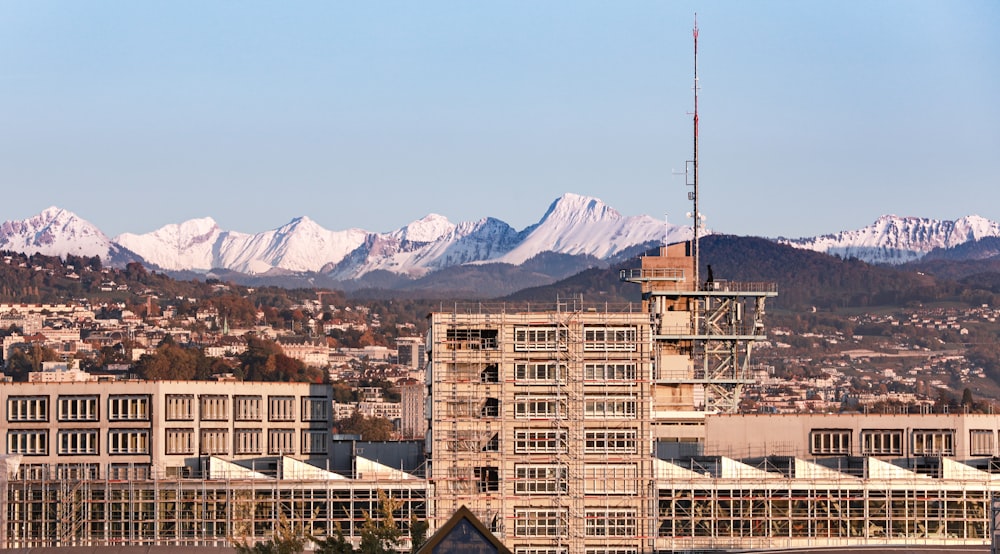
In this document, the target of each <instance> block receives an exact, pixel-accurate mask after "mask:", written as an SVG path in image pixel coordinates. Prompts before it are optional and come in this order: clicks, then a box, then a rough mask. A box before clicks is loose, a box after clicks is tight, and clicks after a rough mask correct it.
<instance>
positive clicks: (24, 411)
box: [7, 396, 49, 421]
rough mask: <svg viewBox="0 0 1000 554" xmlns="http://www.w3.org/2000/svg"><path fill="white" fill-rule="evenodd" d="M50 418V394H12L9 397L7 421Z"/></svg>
mask: <svg viewBox="0 0 1000 554" xmlns="http://www.w3.org/2000/svg"><path fill="white" fill-rule="evenodd" d="M48 420H49V397H48V396H11V397H9V398H7V421H48Z"/></svg>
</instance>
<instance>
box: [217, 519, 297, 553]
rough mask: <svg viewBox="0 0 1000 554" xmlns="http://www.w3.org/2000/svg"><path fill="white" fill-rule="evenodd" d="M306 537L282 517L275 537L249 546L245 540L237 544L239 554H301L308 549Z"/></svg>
mask: <svg viewBox="0 0 1000 554" xmlns="http://www.w3.org/2000/svg"><path fill="white" fill-rule="evenodd" d="M306 541H307V539H306V537H305V535H304V534H303V533H302V531H301V530H296V529H295V528H294V527H293V525H292V524H290V523H289V522H288V520H287V519H286V518H285V517H284V516H281V517H280V518H279V520H278V525H277V527H276V528H275V529H274V534H273V536H272V537H271V538H270V539H268V540H267V541H265V542H259V543H257V544H255V545H253V546H251V545H249V544H248V543H247V541H246V539H245V538H244V539H243V540H241V541H238V542H235V544H234V545H233V546H235V548H236V553H237V554H300V553H301V552H302V551H303V550H305V547H306Z"/></svg>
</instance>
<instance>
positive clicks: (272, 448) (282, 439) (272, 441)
mask: <svg viewBox="0 0 1000 554" xmlns="http://www.w3.org/2000/svg"><path fill="white" fill-rule="evenodd" d="M267 453H268V454H295V431H293V430H292V429H271V430H269V431H268V432H267Z"/></svg>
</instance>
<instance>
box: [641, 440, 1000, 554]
mask: <svg viewBox="0 0 1000 554" xmlns="http://www.w3.org/2000/svg"><path fill="white" fill-rule="evenodd" d="M947 464H952V466H951V468H950V469H948V470H946V471H944V472H942V473H941V474H940V476H939V477H938V478H934V479H929V478H927V476H926V475H920V474H917V473H914V472H910V471H907V470H905V469H904V468H900V467H896V466H893V465H892V464H889V463H888V462H884V461H880V460H878V459H875V458H867V459H864V460H863V463H862V467H863V471H862V472H860V473H856V472H852V471H848V472H839V471H836V470H833V469H830V468H828V467H823V466H819V465H817V464H816V463H814V462H810V461H806V460H802V459H796V458H773V457H772V458H763V459H755V460H744V461H742V462H741V461H737V460H733V459H729V458H724V457H710V458H701V459H697V458H692V459H686V460H683V461H671V462H661V467H660V471H659V472H660V474H661V475H660V478H659V479H658V482H657V485H658V490H659V494H658V497H659V501H658V502H659V516H658V517H659V521H660V527H659V529H658V535H659V537H658V539H657V549H658V550H663V551H666V550H670V551H703V550H729V549H736V550H768V549H776V548H808V547H821V546H824V547H826V546H832V547H845V546H862V545H867V546H871V545H932V546H933V545H952V546H955V545H966V546H983V545H987V544H989V540H990V537H989V503H990V500H991V498H992V497H993V495H994V494H995V489H996V486H995V485H993V484H992V480H991V478H990V475H988V474H986V473H985V472H981V471H978V470H975V469H974V468H971V467H968V466H962V464H959V463H958V462H951V461H950V460H949V461H948V462H946V465H947ZM955 466H962V467H963V469H956V467H955Z"/></svg>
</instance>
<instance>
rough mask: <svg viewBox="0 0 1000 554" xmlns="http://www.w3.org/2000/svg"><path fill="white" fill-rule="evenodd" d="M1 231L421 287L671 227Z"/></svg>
mask: <svg viewBox="0 0 1000 554" xmlns="http://www.w3.org/2000/svg"><path fill="white" fill-rule="evenodd" d="M63 220H65V221H63ZM60 222H62V223H60ZM2 229H3V234H2V235H0V238H3V240H4V242H3V243H0V247H6V248H9V249H12V250H19V251H28V250H29V249H30V248H31V247H32V246H33V245H36V246H37V247H35V250H37V251H43V253H49V254H52V255H61V254H65V253H88V255H101V256H102V257H106V256H107V253H109V252H111V251H112V250H114V249H117V250H122V251H124V249H128V250H127V251H129V252H134V253H135V254H137V255H138V256H141V257H142V259H143V260H145V261H146V262H148V263H151V264H155V265H156V266H157V267H159V268H162V269H165V270H195V271H209V270H211V269H213V268H223V269H228V270H232V271H238V272H241V273H247V274H261V273H267V272H269V271H272V270H283V271H293V272H305V271H312V272H322V273H327V274H329V276H330V277H332V278H334V279H355V278H358V277H361V276H363V275H365V274H367V273H370V272H372V271H379V270H381V271H387V272H391V273H395V274H398V275H405V276H408V277H412V278H416V277H421V276H423V275H426V274H427V273H430V272H433V271H436V270H439V269H444V268H447V267H452V266H455V265H462V264H469V263H488V262H506V263H511V264H514V265H518V264H521V263H523V262H524V261H526V260H528V259H530V258H532V257H534V256H536V255H538V254H540V253H543V252H554V253H559V254H571V255H589V256H593V257H596V258H599V259H603V258H608V257H610V256H613V255H615V254H617V253H619V252H621V251H623V250H625V249H628V248H631V247H635V246H637V245H641V244H646V243H649V242H652V241H656V242H659V241H660V240H662V238H663V233H664V225H663V223H662V222H660V221H657V220H655V219H653V218H651V217H649V216H635V217H623V216H622V215H621V214H620V213H618V212H617V211H616V210H614V209H613V208H611V207H609V206H607V205H605V204H604V203H603V202H601V201H600V200H598V199H596V198H591V197H588V196H581V195H577V194H565V195H563V196H562V197H560V198H559V199H557V200H556V201H555V202H553V203H552V205H551V206H550V207H549V209H548V211H547V212H546V213H545V215H544V216H543V217H542V219H541V220H539V222H538V223H536V224H534V225H532V226H530V227H528V228H527V229H524V230H522V231H517V230H516V229H514V228H512V227H511V226H510V225H508V224H507V223H504V222H503V221H500V220H498V219H495V218H490V217H487V218H483V219H481V220H479V221H471V222H462V223H459V224H454V223H451V222H450V221H448V219H447V218H445V217H444V216H441V215H438V214H430V215H427V216H426V217H423V218H421V219H419V220H416V221H413V222H411V223H409V224H408V225H406V226H404V227H401V228H399V229H397V230H395V231H391V232H388V233H372V232H368V231H364V230H361V229H348V230H345V231H330V230H327V229H324V228H323V227H321V226H320V225H319V224H317V223H316V222H314V221H312V220H311V219H309V218H308V217H300V218H296V219H293V220H292V221H290V222H289V223H287V224H286V225H283V226H281V227H279V228H277V229H273V230H269V231H264V232H260V233H255V234H248V233H239V232H235V231H225V230H223V229H220V228H219V226H218V224H217V223H216V222H215V221H214V220H213V219H211V218H208V217H205V218H200V219H192V220H189V221H185V222H183V223H179V224H171V225H165V226H163V227H161V228H159V229H157V230H155V231H152V232H149V233H145V234H133V233H124V234H122V235H119V236H118V237H116V238H115V241H116V242H112V241H110V240H109V239H108V238H107V237H106V236H104V234H103V233H101V232H100V231H99V230H97V228H96V227H93V226H92V225H90V224H86V222H83V221H82V220H80V219H79V218H76V216H75V215H73V214H72V213H70V212H66V211H65V210H58V209H56V208H50V209H49V210H46V211H45V212H43V213H42V214H39V215H38V216H36V217H34V218H31V219H29V220H26V221H21V222H7V223H6V224H4V226H3V227H2ZM690 236H691V230H690V228H687V227H678V226H673V227H671V228H670V238H671V240H681V239H683V238H688V237H690ZM4 237H5V238H4ZM119 244H120V245H121V246H120V247H119V246H118V245H119ZM42 247H44V249H43V248H42Z"/></svg>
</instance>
